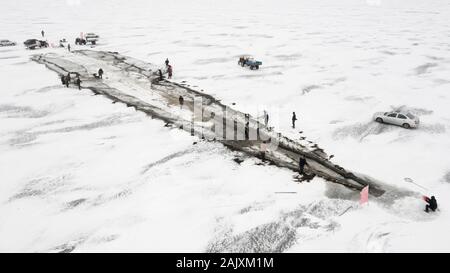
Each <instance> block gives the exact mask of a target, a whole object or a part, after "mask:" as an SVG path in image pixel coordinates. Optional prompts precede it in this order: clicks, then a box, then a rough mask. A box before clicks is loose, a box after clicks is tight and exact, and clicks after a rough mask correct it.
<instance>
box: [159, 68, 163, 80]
mask: <svg viewBox="0 0 450 273" xmlns="http://www.w3.org/2000/svg"><path fill="white" fill-rule="evenodd" d="M158 74H159V80H160V81H162V80H164V77H163V73H162V71H161V69H158Z"/></svg>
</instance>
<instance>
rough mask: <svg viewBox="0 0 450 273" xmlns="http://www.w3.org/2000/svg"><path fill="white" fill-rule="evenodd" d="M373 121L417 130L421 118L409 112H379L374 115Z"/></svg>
mask: <svg viewBox="0 0 450 273" xmlns="http://www.w3.org/2000/svg"><path fill="white" fill-rule="evenodd" d="M373 119H374V120H375V121H377V122H380V123H389V124H394V125H398V126H402V127H403V128H406V129H409V128H417V127H418V126H419V123H420V121H419V118H418V117H416V116H414V115H413V114H411V113H408V112H397V111H393V112H377V113H375V114H374V115H373Z"/></svg>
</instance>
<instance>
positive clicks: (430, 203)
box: [425, 196, 438, 212]
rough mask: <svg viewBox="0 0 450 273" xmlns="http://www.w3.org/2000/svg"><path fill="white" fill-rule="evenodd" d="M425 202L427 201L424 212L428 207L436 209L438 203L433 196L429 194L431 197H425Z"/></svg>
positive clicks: (427, 210)
mask: <svg viewBox="0 0 450 273" xmlns="http://www.w3.org/2000/svg"><path fill="white" fill-rule="evenodd" d="M425 202H427V203H428V205H426V206H425V212H429V210H430V209H431V210H432V211H436V209H437V207H438V205H437V201H436V198H435V197H434V196H431V198H428V197H425Z"/></svg>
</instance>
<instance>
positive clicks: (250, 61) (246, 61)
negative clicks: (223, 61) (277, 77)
mask: <svg viewBox="0 0 450 273" xmlns="http://www.w3.org/2000/svg"><path fill="white" fill-rule="evenodd" d="M238 64H239V65H240V66H242V67H244V66H248V67H250V69H251V70H253V69H259V66H260V65H262V62H260V61H256V60H255V59H254V58H253V57H250V56H241V57H239V61H238Z"/></svg>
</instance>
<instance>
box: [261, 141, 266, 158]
mask: <svg viewBox="0 0 450 273" xmlns="http://www.w3.org/2000/svg"><path fill="white" fill-rule="evenodd" d="M266 151H267V143H266V142H265V141H263V142H262V143H261V145H260V155H261V159H262V161H263V162H266Z"/></svg>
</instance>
